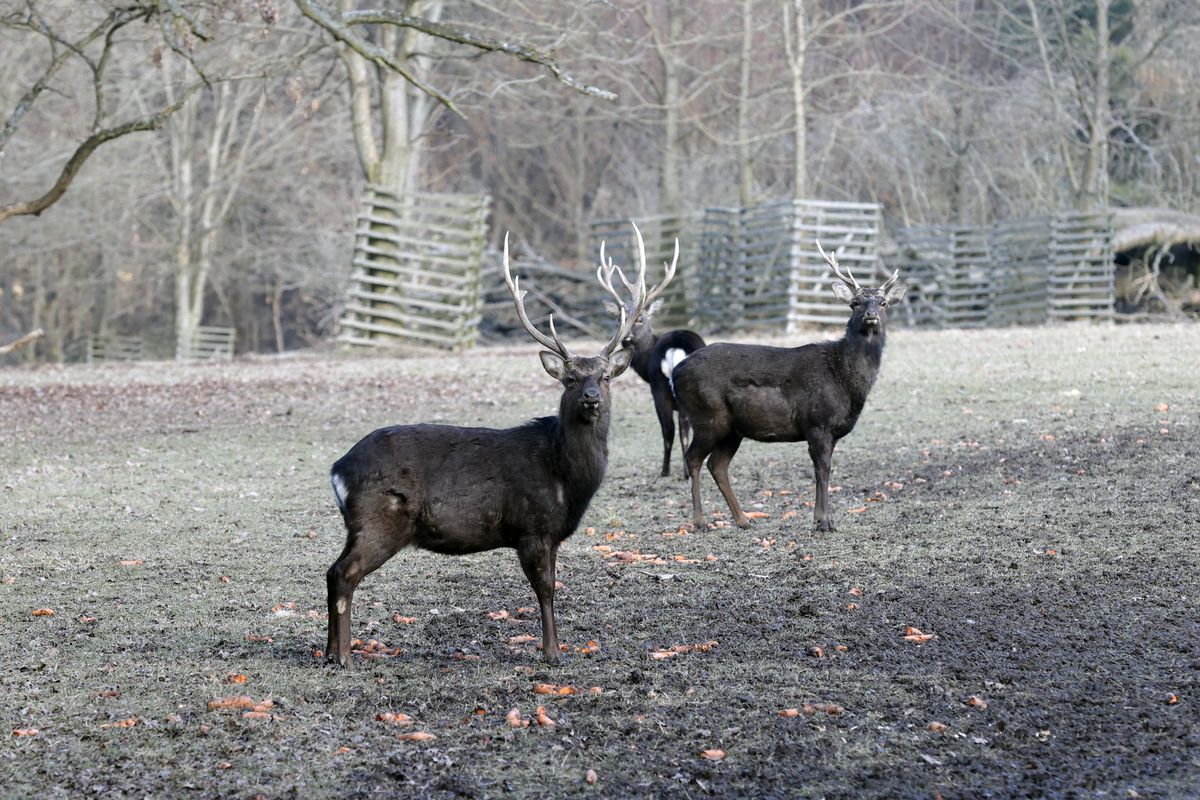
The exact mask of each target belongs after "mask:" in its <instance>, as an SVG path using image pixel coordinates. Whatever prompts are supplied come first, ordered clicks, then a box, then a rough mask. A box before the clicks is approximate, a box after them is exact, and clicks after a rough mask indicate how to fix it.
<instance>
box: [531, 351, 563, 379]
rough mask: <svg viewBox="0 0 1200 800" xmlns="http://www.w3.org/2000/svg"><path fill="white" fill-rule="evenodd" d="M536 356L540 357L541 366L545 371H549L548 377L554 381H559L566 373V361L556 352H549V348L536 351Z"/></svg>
mask: <svg viewBox="0 0 1200 800" xmlns="http://www.w3.org/2000/svg"><path fill="white" fill-rule="evenodd" d="M538 357H539V358H541V359H542V367H543V368H544V369H545V370H546V372H548V373H550V377H552V378H554V379H555V380H556V381H561V380H562V379H563V378H564V377H566V375H567V362H566V361H564V360H563V357H562V356H560V355H559V354H558V353H551V352H550V351H549V350H543V351H542V352H540V353H538Z"/></svg>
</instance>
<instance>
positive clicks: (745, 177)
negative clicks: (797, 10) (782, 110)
mask: <svg viewBox="0 0 1200 800" xmlns="http://www.w3.org/2000/svg"><path fill="white" fill-rule="evenodd" d="M753 49H754V1H753V0H743V2H742V52H741V64H740V66H741V74H740V75H739V76H738V109H737V161H738V197H739V200H740V202H741V204H742V206H743V207H749V206H751V205H753V204H754V159H753V156H752V155H751V153H752V147H751V142H750V64H751V59H752V56H753Z"/></svg>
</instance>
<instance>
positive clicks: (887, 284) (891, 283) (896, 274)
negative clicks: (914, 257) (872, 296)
mask: <svg viewBox="0 0 1200 800" xmlns="http://www.w3.org/2000/svg"><path fill="white" fill-rule="evenodd" d="M899 277H900V270H896V271H895V272H893V273H892V277H890V278H888V279H887V281H886V282H885V283H884V284H883V286H880V287H879V293H880V294H887V292H888V289H890V288H892V286H894V285H895V283H896V280H897V279H898V278H899Z"/></svg>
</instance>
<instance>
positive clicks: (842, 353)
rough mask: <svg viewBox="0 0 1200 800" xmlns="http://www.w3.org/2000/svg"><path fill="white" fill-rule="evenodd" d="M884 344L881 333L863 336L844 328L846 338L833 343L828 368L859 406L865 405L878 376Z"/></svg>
mask: <svg viewBox="0 0 1200 800" xmlns="http://www.w3.org/2000/svg"><path fill="white" fill-rule="evenodd" d="M884 341H885V337H884V333H883V331H882V330H881V331H880V332H879V333H874V334H864V333H861V332H859V331H852V330H849V329H847V331H846V335H845V336H843V337H842V338H841V339H839V340H838V341H837V342H835V343H834V347H833V350H834V354H835V357H834V358H833V359H832V365H833V367H834V369H835V370H837V372H838V374H839V376H840V377H841V378H842V383H843V385H844V386H845V387H846V388H847V390H848V391H849V392H850V395H851V397H853V399H854V401H855V404H856V405H858V406H859V407H861V406H862V404H863V403H865V402H866V399H867V394H868V393H870V391H871V387H872V386H873V385H875V378H876V377H878V375H879V365H880V363H881V362H882V361H883V345H884Z"/></svg>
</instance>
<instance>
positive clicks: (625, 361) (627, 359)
mask: <svg viewBox="0 0 1200 800" xmlns="http://www.w3.org/2000/svg"><path fill="white" fill-rule="evenodd" d="M608 363H609V366H611V367H612V372H611V373H609V374H610V375H612V377H614V378H615V377H617V376H618V375H620V374H621V373H622V372H624V371H625V370H626V369H628V368H629V365H630V364H632V363H633V350H632V349H630V348H628V347H626V348H625V349H623V350H618V351H617V352H615V353H613V354H612V355H611V356H610V357H609V359H608Z"/></svg>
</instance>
